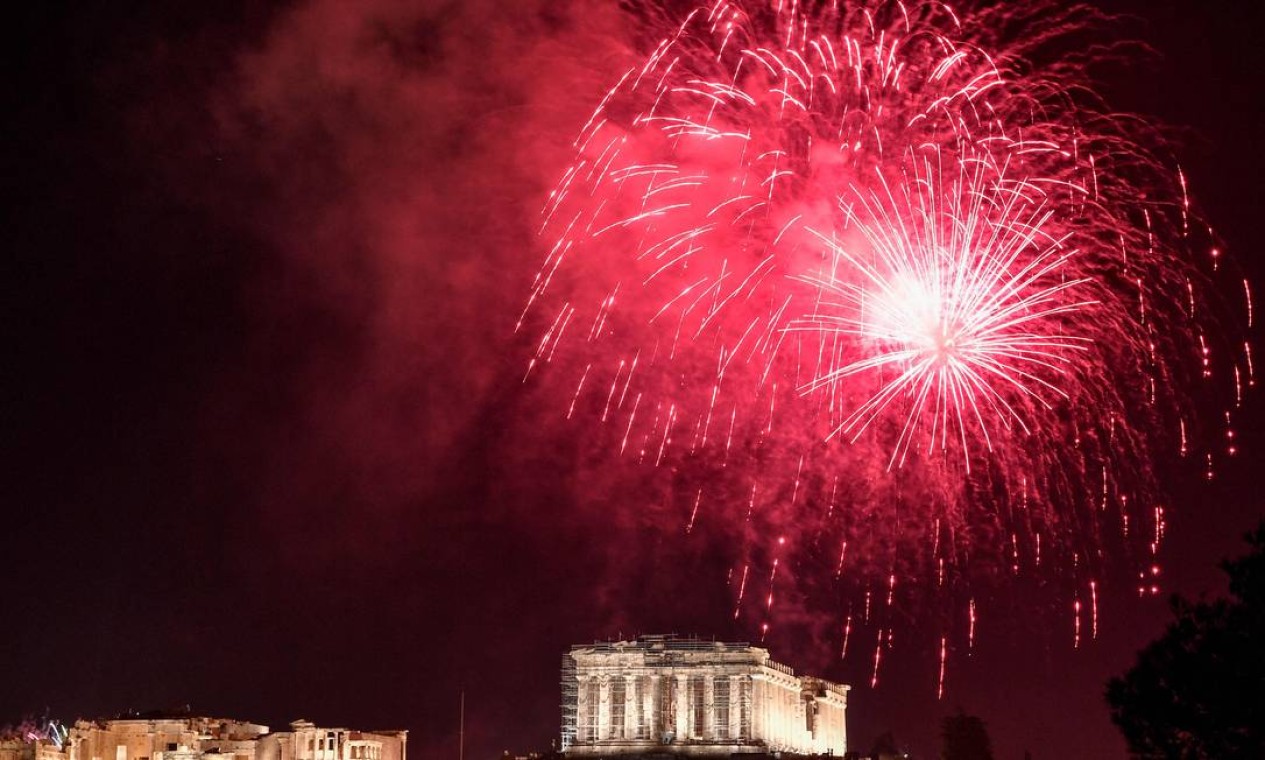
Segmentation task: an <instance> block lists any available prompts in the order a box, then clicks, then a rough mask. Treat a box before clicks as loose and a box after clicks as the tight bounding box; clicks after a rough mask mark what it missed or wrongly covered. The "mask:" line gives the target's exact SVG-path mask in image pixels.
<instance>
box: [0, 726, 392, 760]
mask: <svg viewBox="0 0 1265 760" xmlns="http://www.w3.org/2000/svg"><path fill="white" fill-rule="evenodd" d="M407 743H408V732H407V731H376V732H370V731H354V730H351V729H347V728H320V727H318V726H316V725H315V724H313V723H311V722H309V721H304V720H298V721H295V722H293V723H291V724H290V730H289V731H277V732H270V731H269V730H268V727H267V726H264V725H260V724H257V723H246V722H243V721H236V720H225V719H221V718H208V717H193V716H184V715H178V716H161V717H137V718H121V719H117V720H101V721H89V720H79V721H76V722H75V725H74V726H73V727H72V728H70V729H69V730H68V731H66V732H65V735H64V736H59V737H58V739H57V741H51V740H49V739H46V738H37V739H35V740H34V741H26V742H18V741H14V742H8V743H0V760H407V753H406V750H407ZM10 744H11V745H13V746H12V747H10V746H9V745H10Z"/></svg>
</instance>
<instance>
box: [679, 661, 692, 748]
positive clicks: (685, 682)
mask: <svg viewBox="0 0 1265 760" xmlns="http://www.w3.org/2000/svg"><path fill="white" fill-rule="evenodd" d="M689 735H690V679H689V677H688V676H677V677H676V739H677V741H681V740H682V739H685V738H687V737H688V736H689Z"/></svg>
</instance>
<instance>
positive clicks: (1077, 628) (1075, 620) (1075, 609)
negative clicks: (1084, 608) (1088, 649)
mask: <svg viewBox="0 0 1265 760" xmlns="http://www.w3.org/2000/svg"><path fill="white" fill-rule="evenodd" d="M1080 646H1081V600H1080V599H1077V600H1076V601H1074V602H1072V648H1073V649H1080Z"/></svg>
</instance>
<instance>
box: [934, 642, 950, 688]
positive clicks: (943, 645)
mask: <svg viewBox="0 0 1265 760" xmlns="http://www.w3.org/2000/svg"><path fill="white" fill-rule="evenodd" d="M948 654H949V640H948V638H947V637H945V636H941V637H940V677H939V679H938V680H937V682H936V699H937V700H941V699H944V666H945V660H947V659H948Z"/></svg>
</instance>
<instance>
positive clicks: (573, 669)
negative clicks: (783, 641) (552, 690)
mask: <svg viewBox="0 0 1265 760" xmlns="http://www.w3.org/2000/svg"><path fill="white" fill-rule="evenodd" d="M848 689H849V687H847V686H843V685H841V684H836V683H832V682H830V681H826V680H823V679H820V678H813V677H810V676H796V675H795V672H794V671H793V670H791V669H790V668H788V667H786V666H785V665H781V664H779V663H776V662H773V661H772V660H771V659H770V658H769V652H768V650H767V649H762V648H760V647H753V646H751V645H749V644H747V643H724V642H716V641H702V640H699V639H687V638H677V637H674V636H642V637H640V638H638V639H635V640H632V641H613V642H599V643H595V644H592V645H576V646H573V647H572V648H571V650H570V651H569V652H568V653H567V654H565V655H564V656H563V662H562V750H563V751H564V752H565V753H567V754H570V755H589V756H591V755H612V754H639V753H648V752H656V753H660V752H663V751H664V750H668V751H672V752H680V753H682V754H716V755H722V754H733V753H742V752H789V753H794V754H802V755H840V756H841V755H843V754H844V753H845V752H846V751H847V728H846V724H845V713H846V710H847V694H848Z"/></svg>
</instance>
